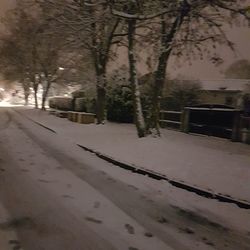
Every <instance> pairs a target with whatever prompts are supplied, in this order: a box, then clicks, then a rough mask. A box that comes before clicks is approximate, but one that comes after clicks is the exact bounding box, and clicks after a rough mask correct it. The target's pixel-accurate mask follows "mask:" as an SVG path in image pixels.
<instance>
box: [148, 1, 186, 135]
mask: <svg viewBox="0 0 250 250" xmlns="http://www.w3.org/2000/svg"><path fill="white" fill-rule="evenodd" d="M189 11H190V6H189V3H188V2H187V1H183V3H182V6H181V11H180V15H179V16H177V17H176V18H175V20H174V22H173V24H172V27H171V29H170V31H169V32H168V27H167V24H166V21H165V17H164V16H162V17H161V19H162V20H161V36H162V38H161V50H162V52H161V54H160V56H159V58H158V67H157V70H156V73H155V80H154V84H153V88H152V98H151V109H150V118H149V124H148V126H149V130H150V131H151V132H152V133H156V134H157V135H159V136H160V125H159V118H160V105H161V98H162V92H163V88H164V84H165V80H166V70H167V64H168V59H169V57H170V54H171V52H172V42H173V40H174V38H175V35H176V33H177V32H178V30H179V28H180V26H181V25H182V23H183V20H184V17H185V16H186V15H187V14H188V13H189Z"/></svg>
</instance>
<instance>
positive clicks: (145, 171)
mask: <svg viewBox="0 0 250 250" xmlns="http://www.w3.org/2000/svg"><path fill="white" fill-rule="evenodd" d="M77 146H78V147H80V148H82V149H84V150H85V151H88V152H90V153H93V154H95V155H96V156H98V157H99V158H101V159H103V160H105V161H107V162H109V163H112V164H113V165H115V166H118V167H120V168H123V169H126V170H129V171H132V172H133V173H137V174H141V175H145V176H148V177H150V178H152V179H155V180H164V181H167V182H168V183H169V184H171V185H172V186H174V187H177V188H180V189H184V190H186V191H189V192H192V193H195V194H197V195H199V196H202V197H205V198H208V199H213V200H218V201H220V202H225V203H231V204H235V205H237V206H238V207H239V208H243V209H250V203H249V202H248V201H244V200H238V199H235V198H233V197H230V196H229V195H223V194H220V193H214V192H211V191H208V190H206V189H202V188H200V187H197V186H194V185H190V184H187V183H185V182H183V181H178V180H174V179H170V178H168V177H167V176H166V175H163V174H160V173H157V172H154V171H151V170H148V169H144V168H142V167H138V166H135V165H132V164H127V163H124V162H121V161H118V160H116V159H114V158H112V157H110V156H107V155H105V154H102V153H100V152H98V151H95V150H93V149H90V148H88V147H86V146H83V145H80V144H77Z"/></svg>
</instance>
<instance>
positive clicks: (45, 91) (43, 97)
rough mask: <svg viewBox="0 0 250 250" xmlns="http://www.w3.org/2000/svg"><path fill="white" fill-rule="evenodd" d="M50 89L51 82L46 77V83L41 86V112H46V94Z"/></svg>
mask: <svg viewBox="0 0 250 250" xmlns="http://www.w3.org/2000/svg"><path fill="white" fill-rule="evenodd" d="M50 87H51V81H50V79H49V77H47V76H46V83H45V84H44V85H43V96H42V108H41V109H42V110H46V108H45V103H46V100H47V97H48V93H49V90H50Z"/></svg>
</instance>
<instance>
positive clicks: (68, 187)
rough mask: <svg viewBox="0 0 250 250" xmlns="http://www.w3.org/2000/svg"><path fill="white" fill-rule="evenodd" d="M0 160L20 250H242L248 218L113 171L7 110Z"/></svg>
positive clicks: (1, 121)
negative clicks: (20, 246) (21, 249)
mask: <svg viewBox="0 0 250 250" xmlns="http://www.w3.org/2000/svg"><path fill="white" fill-rule="evenodd" d="M21 112H23V111H21ZM24 112H26V111H24ZM28 112H29V111H28ZM32 112H33V111H32ZM44 118H45V117H44ZM44 118H43V119H44ZM47 119H52V120H54V122H56V121H58V123H61V122H66V123H67V124H68V125H69V126H72V123H68V122H67V121H65V120H63V119H59V118H56V117H53V116H47ZM61 125H62V124H61ZM61 125H60V124H57V126H58V128H59V127H60V126H61ZM76 125H77V124H76ZM97 127H98V126H97ZM104 127H105V126H104ZM125 127H126V126H125ZM131 131H132V130H131ZM0 159H1V162H0V164H1V168H2V169H3V170H4V171H3V172H2V173H0V201H1V202H3V204H4V206H5V207H6V208H7V209H8V212H9V214H10V215H11V219H12V221H13V220H15V221H16V219H19V220H17V221H18V222H19V223H18V224H16V223H15V227H14V228H16V229H17V231H18V236H19V239H20V242H21V244H22V247H23V248H24V249H25V250H40V249H46V250H57V249H58V250H59V249H60V250H68V249H74V250H78V249H79V250H90V249H94V250H111V249H119V250H128V249H129V250H132V249H133V250H134V249H139V250H144V249H145V250H146V249H157V250H158V249H159V250H160V249H164V250H166V249H174V250H191V249H192V250H212V249H218V250H235V249H237V250H248V249H249V246H250V232H249V228H250V219H249V218H250V211H249V210H247V209H241V208H239V207H237V206H235V205H234V204H229V203H221V202H218V201H217V200H210V199H207V198H204V197H200V196H197V195H196V194H194V193H190V192H187V191H186V190H182V189H177V188H175V187H174V186H171V185H170V184H169V183H167V182H165V181H158V180H154V179H151V178H148V177H145V176H143V175H138V174H134V173H133V172H130V171H126V170H124V169H121V168H118V167H114V165H112V164H109V163H107V162H105V161H103V160H102V159H99V158H98V157H96V156H95V155H94V154H91V153H89V152H85V151H84V150H82V149H81V148H79V147H77V146H76V142H75V139H70V137H69V136H68V135H64V136H63V134H62V133H61V132H59V131H57V133H51V131H49V130H47V129H44V128H43V127H41V126H37V124H36V123H34V122H32V121H31V120H29V119H27V118H25V116H24V115H20V114H18V113H16V112H13V111H12V110H11V109H3V110H1V109H0ZM17 204H18V206H17ZM0 214H1V213H0ZM20 219H22V223H21V224H20ZM24 219H25V220H24ZM0 249H1V248H0Z"/></svg>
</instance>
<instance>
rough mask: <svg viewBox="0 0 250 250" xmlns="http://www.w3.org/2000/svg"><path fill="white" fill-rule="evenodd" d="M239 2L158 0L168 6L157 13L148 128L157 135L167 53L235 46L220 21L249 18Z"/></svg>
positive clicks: (194, 51)
mask: <svg viewBox="0 0 250 250" xmlns="http://www.w3.org/2000/svg"><path fill="white" fill-rule="evenodd" d="M241 3H242V1H241V2H240V1H235V0H212V1H206V0H198V1H193V0H181V1H164V0H161V1H159V4H160V5H159V6H160V7H161V8H162V9H165V8H167V9H169V12H166V13H164V14H163V15H161V17H160V19H161V25H160V46H159V48H160V50H159V56H158V60H157V61H158V62H157V68H156V72H155V79H154V84H153V88H152V93H153V95H152V106H151V110H150V123H149V128H150V129H151V131H155V132H156V133H157V134H158V135H160V131H159V112H160V99H161V96H162V92H163V86H164V83H165V80H166V69H167V65H168V62H169V58H170V56H171V55H176V56H178V57H180V56H184V55H186V56H187V57H190V55H192V54H198V55H199V56H200V57H201V58H202V57H203V56H204V54H206V53H207V52H210V51H211V50H212V49H213V48H216V46H217V45H221V44H225V45H226V46H228V47H230V48H231V49H234V48H233V44H232V42H231V41H229V40H228V38H227V36H226V34H225V32H224V30H223V25H224V24H228V23H231V24H233V22H234V20H235V19H237V18H238V17H239V16H243V17H244V18H248V17H247V10H248V7H247V6H244V5H242V4H241ZM210 59H211V60H212V61H213V62H215V63H217V62H218V61H219V60H220V58H219V57H218V56H217V54H216V53H215V54H212V55H211V56H210Z"/></svg>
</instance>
